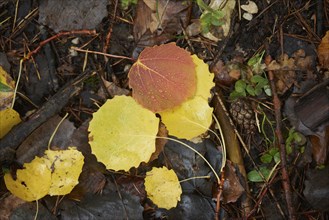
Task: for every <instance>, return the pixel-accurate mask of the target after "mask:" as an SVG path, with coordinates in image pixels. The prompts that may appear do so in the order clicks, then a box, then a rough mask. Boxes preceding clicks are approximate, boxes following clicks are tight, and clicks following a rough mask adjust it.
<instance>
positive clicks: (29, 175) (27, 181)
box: [4, 157, 51, 202]
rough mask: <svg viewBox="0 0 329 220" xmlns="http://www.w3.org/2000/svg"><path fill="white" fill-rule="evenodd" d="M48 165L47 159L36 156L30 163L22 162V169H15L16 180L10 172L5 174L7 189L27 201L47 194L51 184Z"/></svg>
mask: <svg viewBox="0 0 329 220" xmlns="http://www.w3.org/2000/svg"><path fill="white" fill-rule="evenodd" d="M49 167H50V163H49V161H48V160H47V159H45V158H40V157H36V158H35V159H34V160H32V161H31V163H26V164H24V169H19V170H17V172H16V176H17V179H16V180H14V179H13V177H12V176H11V174H10V173H7V174H5V176H4V179H5V183H6V186H7V189H8V190H9V191H10V192H11V193H12V194H14V195H15V196H17V197H19V198H21V199H23V200H25V201H28V202H30V201H34V200H38V199H41V198H42V197H44V196H45V195H47V194H48V192H49V188H50V185H51V171H50V169H49Z"/></svg>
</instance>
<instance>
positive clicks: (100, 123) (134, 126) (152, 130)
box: [89, 96, 159, 171]
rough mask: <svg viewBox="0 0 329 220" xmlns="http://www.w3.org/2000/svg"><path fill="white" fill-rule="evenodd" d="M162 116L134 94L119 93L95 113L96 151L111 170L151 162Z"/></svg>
mask: <svg viewBox="0 0 329 220" xmlns="http://www.w3.org/2000/svg"><path fill="white" fill-rule="evenodd" d="M158 126H159V119H158V118H157V117H156V116H155V114H154V113H153V112H151V111H150V110H148V109H146V108H143V107H142V106H141V105H139V104H138V103H137V102H136V101H135V100H134V99H133V98H132V97H130V96H115V97H114V98H113V99H110V100H107V102H106V103H105V104H104V105H103V106H102V107H101V108H100V109H99V110H98V111H97V112H96V113H94V114H93V119H92V120H91V121H90V125H89V131H90V134H89V143H90V146H91V149H92V153H93V154H94V155H95V156H96V157H97V160H98V161H99V162H102V163H104V165H105V166H106V168H107V169H113V170H125V171H128V170H129V169H130V168H131V167H138V166H139V164H140V163H141V162H143V161H144V162H147V161H149V159H150V157H151V155H152V153H153V152H154V151H155V139H156V134H157V132H158Z"/></svg>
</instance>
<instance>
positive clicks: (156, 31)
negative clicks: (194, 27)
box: [133, 0, 191, 47]
mask: <svg viewBox="0 0 329 220" xmlns="http://www.w3.org/2000/svg"><path fill="white" fill-rule="evenodd" d="M190 6H191V4H190V2H189V1H174V0H169V1H168V0H159V1H154V0H141V1H138V4H137V12H136V17H135V23H134V30H133V32H134V38H135V41H136V42H138V46H139V47H141V46H142V47H146V46H153V45H156V44H162V43H165V42H168V41H169V40H170V39H172V38H173V37H174V36H175V35H176V34H177V33H180V32H181V30H182V28H181V26H182V25H183V27H185V26H187V24H188V22H189V20H190V18H189V14H190V9H191V7H190Z"/></svg>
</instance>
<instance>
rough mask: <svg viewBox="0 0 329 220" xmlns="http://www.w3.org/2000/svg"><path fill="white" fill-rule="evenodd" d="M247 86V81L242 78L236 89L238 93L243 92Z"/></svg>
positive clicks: (236, 84)
mask: <svg viewBox="0 0 329 220" xmlns="http://www.w3.org/2000/svg"><path fill="white" fill-rule="evenodd" d="M246 86H247V84H246V82H245V81H243V80H241V79H240V80H238V81H236V83H235V91H237V92H238V93H243V92H244V91H245V89H246Z"/></svg>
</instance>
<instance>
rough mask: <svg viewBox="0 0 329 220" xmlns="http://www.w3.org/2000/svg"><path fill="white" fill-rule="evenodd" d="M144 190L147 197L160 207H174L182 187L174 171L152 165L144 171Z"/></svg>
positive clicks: (178, 199)
mask: <svg viewBox="0 0 329 220" xmlns="http://www.w3.org/2000/svg"><path fill="white" fill-rule="evenodd" d="M145 190H146V192H147V196H148V198H150V199H151V200H152V201H153V202H154V203H155V204H157V205H158V206H159V207H160V208H165V209H171V208H174V207H176V206H177V202H178V201H180V196H181V194H182V188H181V185H180V183H179V180H178V177H177V175H176V173H175V172H174V171H173V170H168V169H167V168H166V167H162V168H156V167H154V168H153V169H152V170H151V171H149V172H147V173H146V177H145Z"/></svg>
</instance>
